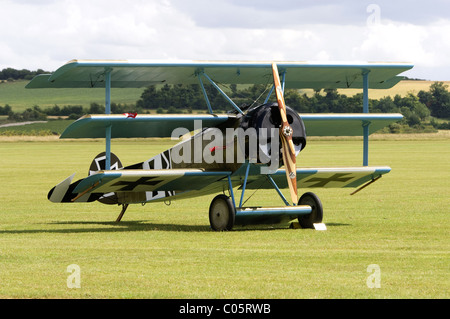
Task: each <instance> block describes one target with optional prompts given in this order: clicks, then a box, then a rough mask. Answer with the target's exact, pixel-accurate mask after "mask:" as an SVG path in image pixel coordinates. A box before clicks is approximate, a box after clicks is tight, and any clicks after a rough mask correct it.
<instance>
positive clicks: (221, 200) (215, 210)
mask: <svg viewBox="0 0 450 319" xmlns="http://www.w3.org/2000/svg"><path fill="white" fill-rule="evenodd" d="M235 216H236V210H235V209H234V206H233V204H232V203H231V200H230V198H229V197H228V196H225V195H223V194H221V195H217V196H216V197H214V199H213V200H212V202H211V205H210V206H209V223H210V225H211V228H212V230H215V231H224V230H231V229H232V228H233V226H234V220H235Z"/></svg>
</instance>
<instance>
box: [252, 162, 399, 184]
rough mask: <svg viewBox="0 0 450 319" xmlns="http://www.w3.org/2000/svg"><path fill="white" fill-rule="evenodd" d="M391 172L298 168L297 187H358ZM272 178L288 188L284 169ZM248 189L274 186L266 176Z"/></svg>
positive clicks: (383, 169) (383, 168)
mask: <svg viewBox="0 0 450 319" xmlns="http://www.w3.org/2000/svg"><path fill="white" fill-rule="evenodd" d="M390 171H391V168H390V167H387V166H363V167H323V168H297V185H298V187H299V188H314V187H325V188H341V187H358V186H361V185H362V184H364V183H366V182H368V181H371V180H373V179H376V178H378V177H380V176H382V175H383V174H387V173H389V172H390ZM271 177H272V178H273V180H274V182H275V183H276V184H277V186H278V187H280V188H286V187H287V182H286V172H285V170H284V169H279V170H277V171H276V172H275V173H274V174H272V175H271ZM246 188H248V189H259V188H261V189H268V188H273V185H272V183H271V182H270V181H269V179H268V178H267V177H266V176H264V175H261V176H260V177H258V178H256V179H255V180H253V181H252V182H251V183H248V184H247V187H246Z"/></svg>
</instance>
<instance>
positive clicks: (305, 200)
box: [298, 192, 323, 228]
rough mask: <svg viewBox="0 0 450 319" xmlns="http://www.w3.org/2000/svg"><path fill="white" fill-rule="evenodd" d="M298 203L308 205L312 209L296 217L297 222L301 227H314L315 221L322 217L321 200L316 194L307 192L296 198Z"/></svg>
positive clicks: (320, 219)
mask: <svg viewBox="0 0 450 319" xmlns="http://www.w3.org/2000/svg"><path fill="white" fill-rule="evenodd" d="M298 204H299V205H309V206H311V208H312V211H311V213H310V214H308V215H301V216H299V217H298V222H299V224H300V226H302V228H314V225H313V224H315V223H321V222H322V219H323V207H322V202H321V201H320V199H319V197H317V195H316V194H314V193H311V192H308V193H305V194H303V195H302V197H300V199H299V200H298Z"/></svg>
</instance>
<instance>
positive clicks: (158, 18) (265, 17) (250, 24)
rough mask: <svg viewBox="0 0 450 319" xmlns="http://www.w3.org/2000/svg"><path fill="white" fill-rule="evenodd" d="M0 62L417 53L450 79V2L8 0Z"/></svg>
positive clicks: (1, 22) (409, 56) (51, 66)
mask: <svg viewBox="0 0 450 319" xmlns="http://www.w3.org/2000/svg"><path fill="white" fill-rule="evenodd" d="M0 12H1V15H0V17H1V18H0V69H3V68H7V67H12V68H16V69H29V70H37V69H44V70H46V71H55V70H56V69H57V68H58V67H60V66H62V65H63V64H64V63H66V62H67V61H69V60H72V59H152V60H153V59H156V60H162V61H164V60H215V61H217V60H219V61H220V60H245V61H273V60H275V61H310V62H314V61H318V62H335V61H340V62H353V61H355V62H361V61H376V62H380V61H382V62H409V63H411V64H414V68H413V69H412V70H410V71H407V72H405V73H403V75H406V76H408V77H412V78H421V79H427V80H433V81H450V58H449V57H450V1H448V0H428V1H423V0H422V1H415V0H413V1H404V0H400V1H397V0H379V1H378V0H370V1H364V0H362V1H350V0H341V1H332V0H324V1H321V0H318V1H312V0H310V1H303V0H272V1H268V0H218V1H216V0H126V1H120V0H0Z"/></svg>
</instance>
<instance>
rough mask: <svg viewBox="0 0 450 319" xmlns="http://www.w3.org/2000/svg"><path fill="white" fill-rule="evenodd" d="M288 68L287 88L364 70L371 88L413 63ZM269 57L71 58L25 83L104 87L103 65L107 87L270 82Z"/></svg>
mask: <svg viewBox="0 0 450 319" xmlns="http://www.w3.org/2000/svg"><path fill="white" fill-rule="evenodd" d="M277 66H278V70H279V71H280V72H286V87H287V88H313V89H322V88H362V87H363V76H362V73H363V72H370V81H369V88H371V89H387V88H391V87H392V86H394V85H395V84H397V83H398V82H399V81H400V80H401V79H402V77H400V76H397V75H398V74H400V73H402V72H404V71H406V70H409V69H411V68H412V67H413V66H412V65H410V64H406V63H359V62H358V63H354V64H353V63H329V64H325V63H309V62H279V63H277ZM271 68H272V62H242V61H234V62H212V61H174V62H170V61H169V62H160V61H147V60H145V61H131V60H129V61H128V60H122V61H107V60H72V61H70V62H68V63H66V64H65V65H63V66H62V67H60V68H59V69H58V70H56V71H55V72H54V73H53V74H43V75H39V76H37V77H35V78H34V79H33V80H32V81H31V82H30V83H28V85H27V86H26V87H27V88H98V87H100V88H104V87H105V74H106V70H111V87H118V88H127V87H135V88H136V87H145V86H150V85H155V84H198V83H199V82H198V79H197V76H198V75H199V74H201V73H203V72H204V73H206V74H208V76H209V77H211V78H212V79H213V80H214V81H215V82H216V83H223V84H268V83H272V82H271V81H272V69H271Z"/></svg>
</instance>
